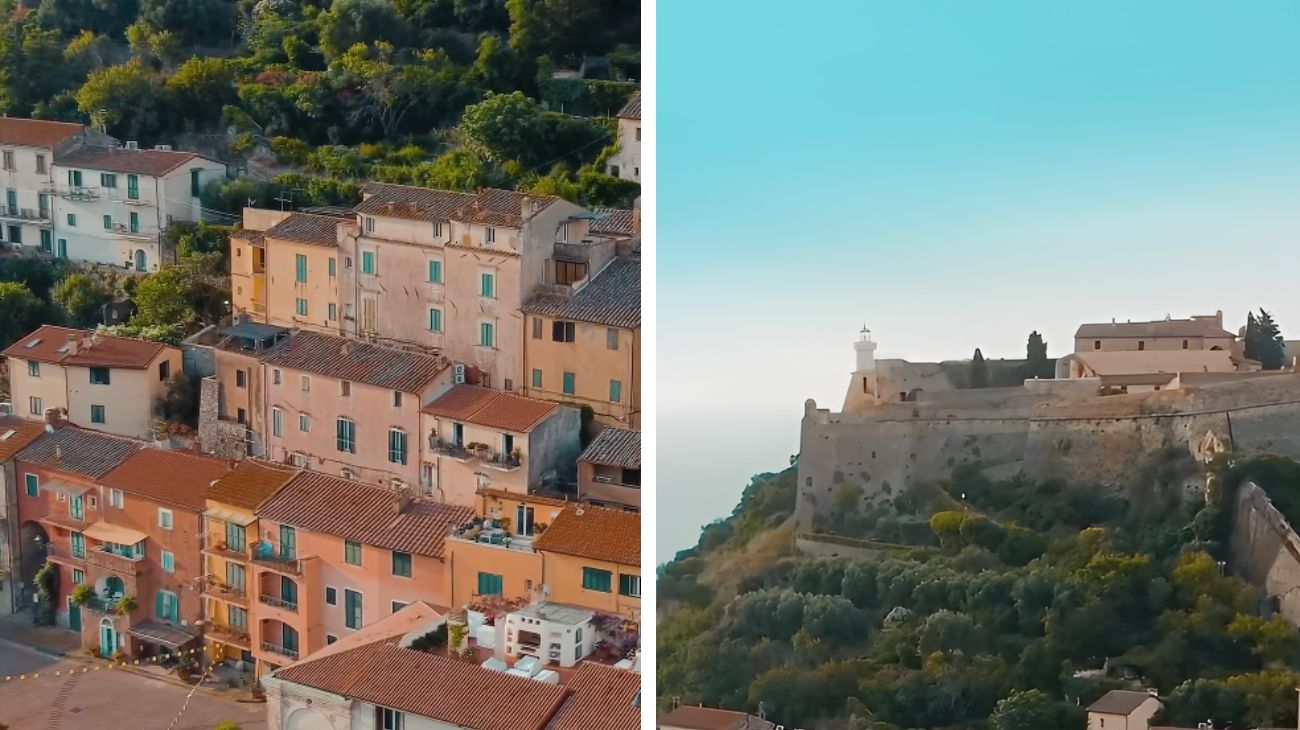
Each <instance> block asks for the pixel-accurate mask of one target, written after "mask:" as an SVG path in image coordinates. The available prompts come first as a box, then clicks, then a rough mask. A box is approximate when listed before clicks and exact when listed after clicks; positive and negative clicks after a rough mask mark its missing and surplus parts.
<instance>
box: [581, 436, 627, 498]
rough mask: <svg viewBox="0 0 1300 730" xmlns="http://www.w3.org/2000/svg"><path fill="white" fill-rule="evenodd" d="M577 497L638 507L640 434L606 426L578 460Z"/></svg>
mask: <svg viewBox="0 0 1300 730" xmlns="http://www.w3.org/2000/svg"><path fill="white" fill-rule="evenodd" d="M578 498H579V499H581V500H583V501H590V502H595V503H596V504H603V505H608V506H611V507H630V508H633V509H640V506H641V432H639V431H629V430H627V429H623V428H615V427H613V426H606V427H605V428H604V429H603V430H602V431H601V432H600V433H599V434H598V435H597V436H596V438H595V439H593V440H592V442H591V444H589V445H588V446H587V448H586V449H585V450H584V451H583V452H582V455H581V456H579V457H578Z"/></svg>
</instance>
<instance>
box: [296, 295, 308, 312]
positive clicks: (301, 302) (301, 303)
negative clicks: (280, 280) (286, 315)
mask: <svg viewBox="0 0 1300 730" xmlns="http://www.w3.org/2000/svg"><path fill="white" fill-rule="evenodd" d="M294 305H295V311H297V312H298V316H300V317H306V316H307V300H306V299H303V298H301V297H299V298H298V299H297V300H295V302H294Z"/></svg>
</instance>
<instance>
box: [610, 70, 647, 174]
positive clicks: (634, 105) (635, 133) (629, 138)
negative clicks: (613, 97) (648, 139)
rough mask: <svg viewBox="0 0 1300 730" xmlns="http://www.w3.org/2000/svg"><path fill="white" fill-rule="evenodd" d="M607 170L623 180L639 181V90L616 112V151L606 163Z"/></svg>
mask: <svg viewBox="0 0 1300 730" xmlns="http://www.w3.org/2000/svg"><path fill="white" fill-rule="evenodd" d="M606 165H607V171H608V172H609V174H610V175H613V176H614V177H621V178H623V179H624V180H635V181H637V182H640V181H641V92H639V91H638V92H637V93H636V94H633V95H632V98H631V99H629V100H628V102H627V104H625V105H623V108H622V109H620V110H619V112H618V152H616V153H614V154H613V155H612V156H611V157H610V158H609V161H608V162H607V163H606Z"/></svg>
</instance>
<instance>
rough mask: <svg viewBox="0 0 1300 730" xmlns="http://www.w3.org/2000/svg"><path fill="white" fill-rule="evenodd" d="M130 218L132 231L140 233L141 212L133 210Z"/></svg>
mask: <svg viewBox="0 0 1300 730" xmlns="http://www.w3.org/2000/svg"><path fill="white" fill-rule="evenodd" d="M130 220H131V232H132V233H139V232H140V214H139V213H136V212H134V211H132V212H131V215H130Z"/></svg>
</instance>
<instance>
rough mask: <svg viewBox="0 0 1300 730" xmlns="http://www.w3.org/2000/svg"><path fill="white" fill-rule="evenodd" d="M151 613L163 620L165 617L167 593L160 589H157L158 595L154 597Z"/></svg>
mask: <svg viewBox="0 0 1300 730" xmlns="http://www.w3.org/2000/svg"><path fill="white" fill-rule="evenodd" d="M153 613H154V616H156V617H158V618H160V619H163V620H166V619H167V594H166V593H164V592H162V591H158V595H157V596H155V597H154V607H153Z"/></svg>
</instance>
